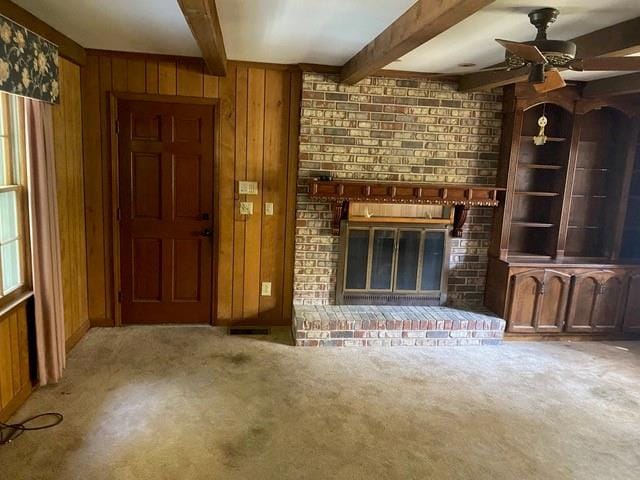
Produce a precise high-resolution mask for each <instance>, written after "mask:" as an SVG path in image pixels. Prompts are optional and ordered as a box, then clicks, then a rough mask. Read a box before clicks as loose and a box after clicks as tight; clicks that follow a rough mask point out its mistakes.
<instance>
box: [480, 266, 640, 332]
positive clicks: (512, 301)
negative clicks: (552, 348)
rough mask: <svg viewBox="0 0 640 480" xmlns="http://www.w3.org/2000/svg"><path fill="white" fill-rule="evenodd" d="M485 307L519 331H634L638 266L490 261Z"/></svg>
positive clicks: (639, 327)
mask: <svg viewBox="0 0 640 480" xmlns="http://www.w3.org/2000/svg"><path fill="white" fill-rule="evenodd" d="M485 303H486V305H487V307H489V308H490V309H491V310H493V311H494V312H495V313H497V314H498V315H500V316H502V317H504V318H505V319H506V320H507V332H509V333H514V334H517V333H521V334H560V333H571V334H575V333H587V334H606V333H615V332H618V333H619V332H627V333H636V334H640V265H632V266H613V267H612V268H609V266H606V268H591V269H589V268H580V267H579V266H574V265H570V266H567V267H565V266H563V265H558V266H556V265H554V266H553V268H551V267H546V266H545V267H543V266H541V265H540V266H535V265H532V266H530V267H529V268H527V266H526V265H523V264H516V265H510V264H509V263H508V262H505V261H502V260H498V259H492V260H491V261H490V263H489V271H488V275H487V288H486V294H485Z"/></svg>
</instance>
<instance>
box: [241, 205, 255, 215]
mask: <svg viewBox="0 0 640 480" xmlns="http://www.w3.org/2000/svg"><path fill="white" fill-rule="evenodd" d="M240 215H253V202H240Z"/></svg>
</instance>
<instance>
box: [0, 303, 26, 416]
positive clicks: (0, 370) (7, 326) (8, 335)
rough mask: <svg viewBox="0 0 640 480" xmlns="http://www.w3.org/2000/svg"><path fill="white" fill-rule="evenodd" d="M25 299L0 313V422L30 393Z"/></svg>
mask: <svg viewBox="0 0 640 480" xmlns="http://www.w3.org/2000/svg"><path fill="white" fill-rule="evenodd" d="M27 332H28V330H27V314H26V303H25V302H22V303H21V304H20V305H18V306H17V307H15V308H14V309H12V310H10V311H9V312H7V313H6V314H5V315H2V316H0V422H5V421H7V419H8V418H9V417H10V416H11V415H12V414H13V412H15V411H16V410H17V409H18V408H19V407H20V405H22V404H23V403H24V401H25V400H26V398H27V397H28V396H29V394H30V393H31V379H30V374H29V340H28V333H27Z"/></svg>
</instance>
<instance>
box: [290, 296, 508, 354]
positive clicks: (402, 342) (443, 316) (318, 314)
mask: <svg viewBox="0 0 640 480" xmlns="http://www.w3.org/2000/svg"><path fill="white" fill-rule="evenodd" d="M504 329H505V321H504V320H502V319H500V318H498V317H495V316H493V315H489V314H485V313H480V312H473V311H469V310H461V309H456V308H449V307H389V306H360V305H324V306H319V305H318V306H311V305H309V306H301V305H297V306H295V307H294V324H293V330H294V331H293V334H294V337H295V339H296V345H297V346H303V347H319V346H320V347H323V346H327V347H328V346H331V347H374V346H375V347H378V346H411V347H413V346H457V345H460V346H463V345H496V344H499V343H501V342H502V337H503V333H504Z"/></svg>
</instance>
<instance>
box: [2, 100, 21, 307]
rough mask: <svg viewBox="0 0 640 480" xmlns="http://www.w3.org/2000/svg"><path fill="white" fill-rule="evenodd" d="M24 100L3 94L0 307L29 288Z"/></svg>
mask: <svg viewBox="0 0 640 480" xmlns="http://www.w3.org/2000/svg"><path fill="white" fill-rule="evenodd" d="M24 130H25V129H24V103H23V100H22V99H21V98H19V97H16V96H14V95H7V94H4V93H2V94H0V306H2V305H3V304H4V303H6V302H8V301H9V300H11V298H12V297H13V296H15V295H16V294H19V293H21V292H22V291H24V290H25V289H26V288H27V286H28V285H27V281H28V275H27V271H28V268H27V251H28V243H27V236H26V234H27V232H28V229H27V225H28V218H27V198H26V190H25V185H26V173H25V131H24Z"/></svg>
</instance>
